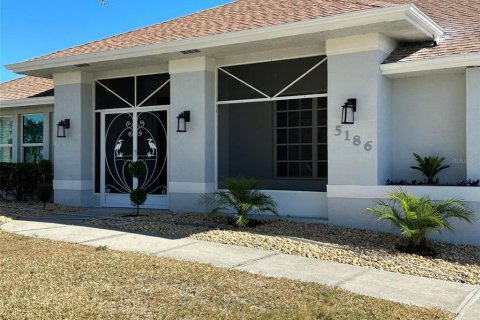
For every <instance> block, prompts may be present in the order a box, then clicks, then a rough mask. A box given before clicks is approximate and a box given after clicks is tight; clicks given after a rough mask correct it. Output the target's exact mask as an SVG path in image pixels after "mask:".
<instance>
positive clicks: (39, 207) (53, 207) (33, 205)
mask: <svg viewBox="0 0 480 320" xmlns="http://www.w3.org/2000/svg"><path fill="white" fill-rule="evenodd" d="M83 210H85V208H80V207H72V206H66V205H61V204H54V203H47V205H46V207H45V210H44V209H43V203H40V202H16V201H6V202H0V215H4V216H9V217H12V218H15V217H41V216H49V215H52V214H59V213H72V212H79V211H83Z"/></svg>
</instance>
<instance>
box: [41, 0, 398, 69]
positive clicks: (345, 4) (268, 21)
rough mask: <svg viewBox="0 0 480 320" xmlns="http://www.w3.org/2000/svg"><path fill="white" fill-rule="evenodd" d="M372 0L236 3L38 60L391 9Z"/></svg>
mask: <svg viewBox="0 0 480 320" xmlns="http://www.w3.org/2000/svg"><path fill="white" fill-rule="evenodd" d="M392 5H393V4H391V3H389V2H387V1H375V0H356V1H351V0H237V1H235V2H232V3H228V4H225V5H222V6H218V7H215V8H212V9H208V10H204V11H200V12H197V13H194V14H191V15H188V16H184V17H180V18H177V19H173V20H170V21H166V22H163V23H159V24H155V25H152V26H148V27H145V28H141V29H137V30H134V31H130V32H127V33H123V34H119V35H116V36H112V37H109V38H105V39H102V40H98V41H94V42H91V43H87V44H83V45H80V46H76V47H72V48H68V49H65V50H60V51H57V52H54V53H51V54H47V55H44V56H41V57H37V58H35V59H34V60H42V59H51V58H59V57H66V56H72V55H78V54H84V53H92V52H101V51H107V50H114V49H120V48H127V47H135V46H140V45H148V44H155V43H162V42H168V41H174V40H183V39H189V38H196V37H201V36H209V35H216V34H221V33H226V32H233V31H242V30H249V29H255V28H261V27H267V26H273V25H279V24H284V23H289V22H299V21H306V20H311V19H315V18H319V17H327V16H332V15H338V14H342V13H348V12H354V11H360V10H367V9H373V8H383V7H387V6H392Z"/></svg>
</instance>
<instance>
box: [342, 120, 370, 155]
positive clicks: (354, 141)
mask: <svg viewBox="0 0 480 320" xmlns="http://www.w3.org/2000/svg"><path fill="white" fill-rule="evenodd" d="M342 132H343V131H342V126H336V127H335V135H336V136H337V137H338V136H341V135H342ZM345 141H352V144H353V145H354V146H356V147H358V146H361V145H362V138H361V137H360V136H358V135H354V136H353V137H350V131H348V130H345ZM372 142H373V141H367V142H365V143H364V144H363V150H365V151H371V150H372Z"/></svg>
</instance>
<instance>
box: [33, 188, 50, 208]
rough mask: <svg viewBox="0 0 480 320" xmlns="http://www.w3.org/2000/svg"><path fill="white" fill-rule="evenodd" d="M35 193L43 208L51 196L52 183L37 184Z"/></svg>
mask: <svg viewBox="0 0 480 320" xmlns="http://www.w3.org/2000/svg"><path fill="white" fill-rule="evenodd" d="M36 193H37V198H38V201H40V202H43V210H45V206H46V203H47V201H49V200H50V198H51V196H52V185H51V184H41V185H39V186H38V188H37V192H36Z"/></svg>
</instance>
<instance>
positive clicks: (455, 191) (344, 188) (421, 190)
mask: <svg viewBox="0 0 480 320" xmlns="http://www.w3.org/2000/svg"><path fill="white" fill-rule="evenodd" d="M395 188H402V189H405V190H407V191H408V192H410V193H412V194H413V195H415V196H417V197H421V196H424V195H428V196H430V198H431V199H432V200H446V199H451V198H454V199H461V200H464V201H474V202H480V187H461V186H353V185H327V197H328V198H344V199H385V198H386V197H387V195H388V193H390V192H391V191H392V190H393V189H395Z"/></svg>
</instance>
